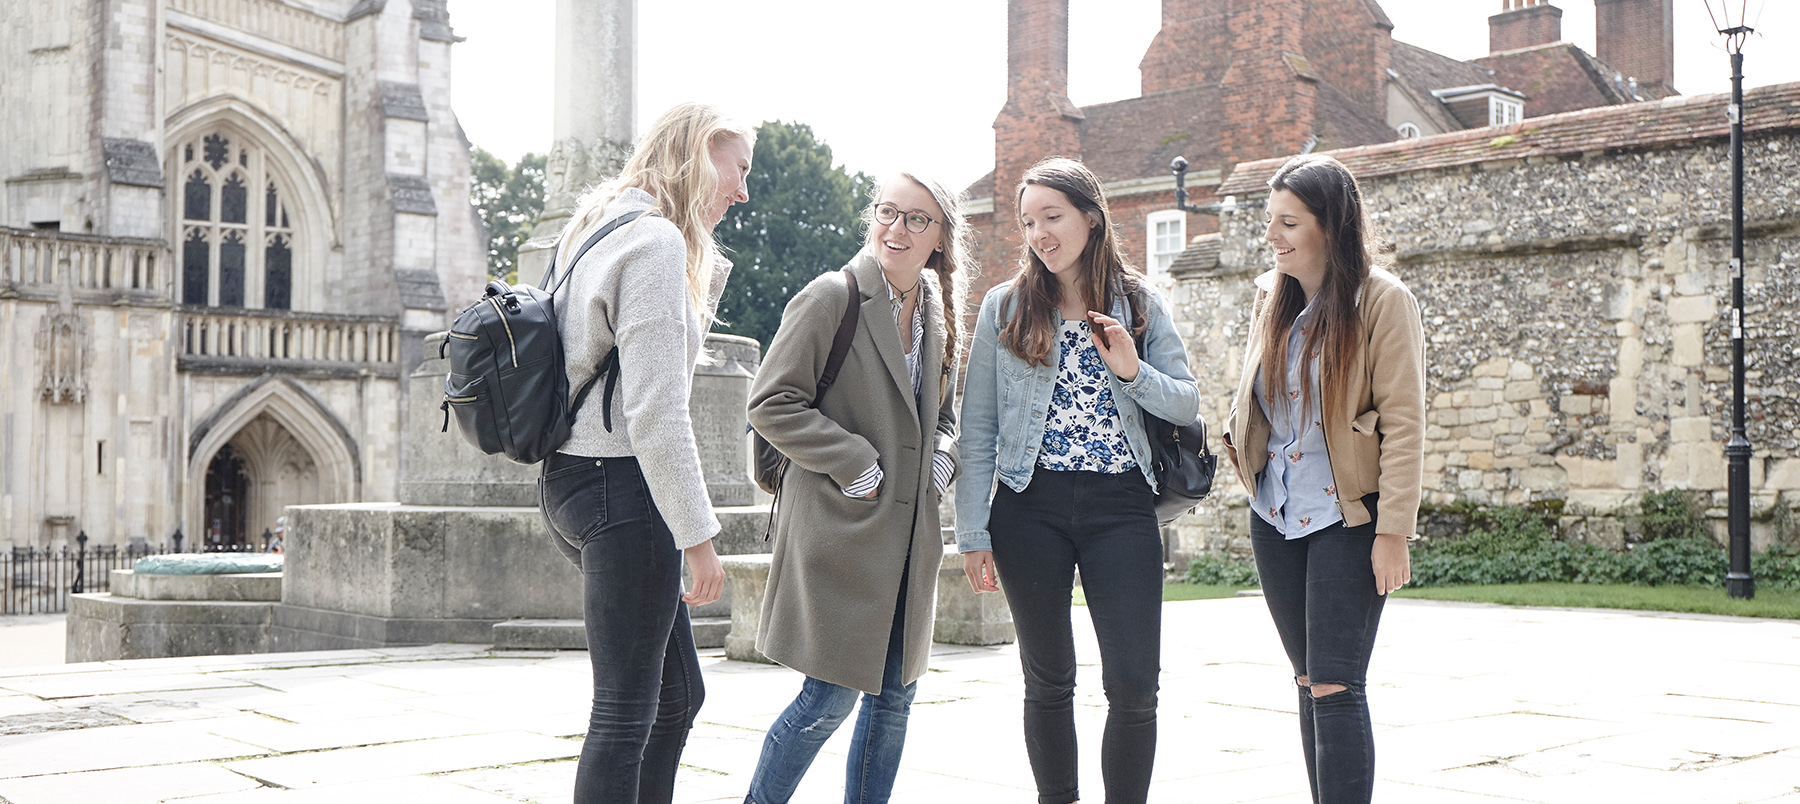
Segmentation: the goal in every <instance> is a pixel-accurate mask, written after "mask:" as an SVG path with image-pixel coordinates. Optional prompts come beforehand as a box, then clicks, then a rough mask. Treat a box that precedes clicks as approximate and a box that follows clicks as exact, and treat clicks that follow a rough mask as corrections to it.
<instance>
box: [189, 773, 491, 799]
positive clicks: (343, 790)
mask: <svg viewBox="0 0 1800 804" xmlns="http://www.w3.org/2000/svg"><path fill="white" fill-rule="evenodd" d="M353 802H356V803H358V804H360V802H431V804H501V803H502V802H506V804H517V802H516V800H515V799H511V798H507V797H505V796H499V795H495V794H493V793H488V792H485V791H481V790H475V789H472V788H469V787H465V786H463V785H460V784H457V783H455V782H452V781H448V780H445V779H438V778H430V777H417V776H415V777H407V778H398V779H374V780H370V781H361V782H351V783H348V784H333V785H324V786H320V787H313V788H309V789H306V790H276V789H272V788H266V787H265V788H262V789H259V790H250V791H247V792H242V793H226V794H224V795H217V796H200V797H197V798H189V799H182V801H181V804H352V803H353Z"/></svg>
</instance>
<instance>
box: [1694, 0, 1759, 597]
mask: <svg viewBox="0 0 1800 804" xmlns="http://www.w3.org/2000/svg"><path fill="white" fill-rule="evenodd" d="M1706 11H1707V13H1708V14H1713V0H1707V4H1706ZM1721 16H1722V17H1723V18H1724V22H1725V24H1724V25H1723V26H1721V25H1719V24H1718V23H1719V20H1720V17H1721ZM1712 19H1713V27H1714V28H1716V29H1717V30H1718V32H1719V34H1720V35H1721V36H1724V37H1725V49H1726V51H1727V52H1729V53H1730V54H1731V105H1730V106H1728V107H1726V110H1725V116H1726V118H1727V119H1728V120H1730V121H1731V440H1730V441H1727V442H1725V460H1726V464H1727V468H1726V497H1727V518H1726V526H1727V528H1728V531H1729V533H1730V541H1731V568H1730V571H1728V572H1727V573H1726V574H1725V594H1726V595H1727V596H1728V597H1734V598H1740V599H1744V600H1749V599H1750V598H1753V597H1755V596H1756V579H1755V578H1754V577H1752V576H1751V574H1750V453H1751V449H1750V439H1749V438H1748V437H1747V436H1745V434H1744V39H1745V38H1746V37H1747V36H1749V35H1750V34H1751V33H1753V32H1754V31H1753V29H1751V28H1750V27H1749V26H1747V25H1745V24H1744V23H1745V20H1744V18H1743V9H1742V8H1740V9H1739V10H1738V19H1737V24H1736V25H1733V24H1732V20H1731V4H1730V2H1729V1H1728V0H1719V14H1717V15H1713V17H1712Z"/></svg>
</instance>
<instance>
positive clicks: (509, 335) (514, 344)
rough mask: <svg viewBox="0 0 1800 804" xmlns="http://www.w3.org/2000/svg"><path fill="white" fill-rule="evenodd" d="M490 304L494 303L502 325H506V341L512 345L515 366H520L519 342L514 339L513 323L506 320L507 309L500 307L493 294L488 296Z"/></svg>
mask: <svg viewBox="0 0 1800 804" xmlns="http://www.w3.org/2000/svg"><path fill="white" fill-rule="evenodd" d="M488 304H491V305H493V306H494V312H495V313H496V314H498V315H499V316H500V326H503V327H506V343H507V345H508V346H511V347H512V359H513V368H518V367H519V344H518V342H517V341H515V340H513V334H512V324H509V323H507V321H506V311H505V310H502V309H500V302H498V301H496V300H495V299H494V297H492V296H489V297H488Z"/></svg>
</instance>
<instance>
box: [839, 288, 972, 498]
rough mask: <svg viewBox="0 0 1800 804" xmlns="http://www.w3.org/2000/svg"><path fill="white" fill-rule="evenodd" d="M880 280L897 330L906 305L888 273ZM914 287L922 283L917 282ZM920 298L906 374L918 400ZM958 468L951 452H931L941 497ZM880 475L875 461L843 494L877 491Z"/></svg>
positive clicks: (921, 333) (921, 329)
mask: <svg viewBox="0 0 1800 804" xmlns="http://www.w3.org/2000/svg"><path fill="white" fill-rule="evenodd" d="M881 280H882V284H884V285H887V292H888V303H889V305H890V306H891V307H893V312H894V327H895V328H896V329H898V328H899V327H900V311H901V310H902V309H904V308H905V307H906V304H905V303H904V301H902V300H901V298H900V294H898V293H895V292H894V286H893V285H892V284H889V283H888V281H887V276H886V275H885V274H884V275H883V276H882V278H881ZM920 281H921V282H923V281H924V277H922V276H921V277H920ZM913 287H919V286H918V285H914V286H913ZM918 298H919V302H920V303H918V304H914V305H913V314H912V348H911V349H909V350H907V352H906V373H907V374H908V375H909V376H910V377H911V379H912V390H913V400H914V401H915V402H917V401H918V399H919V393H920V391H921V390H922V388H923V382H924V378H923V377H922V376H921V375H920V372H919V366H920V363H921V360H920V354H919V344H921V343H923V342H924V341H925V316H924V315H923V314H921V312H920V308H921V307H923V306H924V304H923V302H924V296H923V295H922V294H921V295H920V296H919V297H918ZM955 471H956V469H955V467H953V466H951V464H950V456H949V455H946V454H944V453H942V452H933V453H932V454H931V481H932V483H933V484H934V485H936V486H937V492H938V495H939V496H942V495H943V493H944V489H945V488H948V487H949V485H950V475H951V474H952V473H953V472H955ZM881 478H882V471H881V463H880V462H876V463H873V464H870V465H869V468H868V469H866V470H864V471H863V473H862V475H861V476H859V477H857V478H856V480H855V482H852V483H851V484H850V485H848V486H845V487H844V496H846V497H866V496H868V495H869V492H871V491H874V490H875V489H877V488H879V487H880V486H881Z"/></svg>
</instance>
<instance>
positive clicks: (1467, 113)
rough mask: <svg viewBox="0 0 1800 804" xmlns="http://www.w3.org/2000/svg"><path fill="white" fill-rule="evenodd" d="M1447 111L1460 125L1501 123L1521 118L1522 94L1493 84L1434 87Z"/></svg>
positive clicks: (1514, 121) (1473, 126)
mask: <svg viewBox="0 0 1800 804" xmlns="http://www.w3.org/2000/svg"><path fill="white" fill-rule="evenodd" d="M1431 94H1432V95H1434V96H1436V97H1437V99H1438V100H1439V101H1442V102H1443V104H1444V108H1445V109H1447V110H1449V112H1450V115H1451V116H1452V117H1455V118H1456V122H1458V123H1461V124H1462V125H1463V128H1481V127H1483V126H1504V125H1510V124H1512V123H1517V122H1519V121H1520V120H1523V119H1525V96H1524V95H1521V94H1519V93H1518V92H1514V91H1513V90H1510V89H1507V88H1505V87H1502V86H1496V85H1494V84H1481V85H1478V86H1467V87H1451V88H1449V89H1434V90H1432V91H1431Z"/></svg>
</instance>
